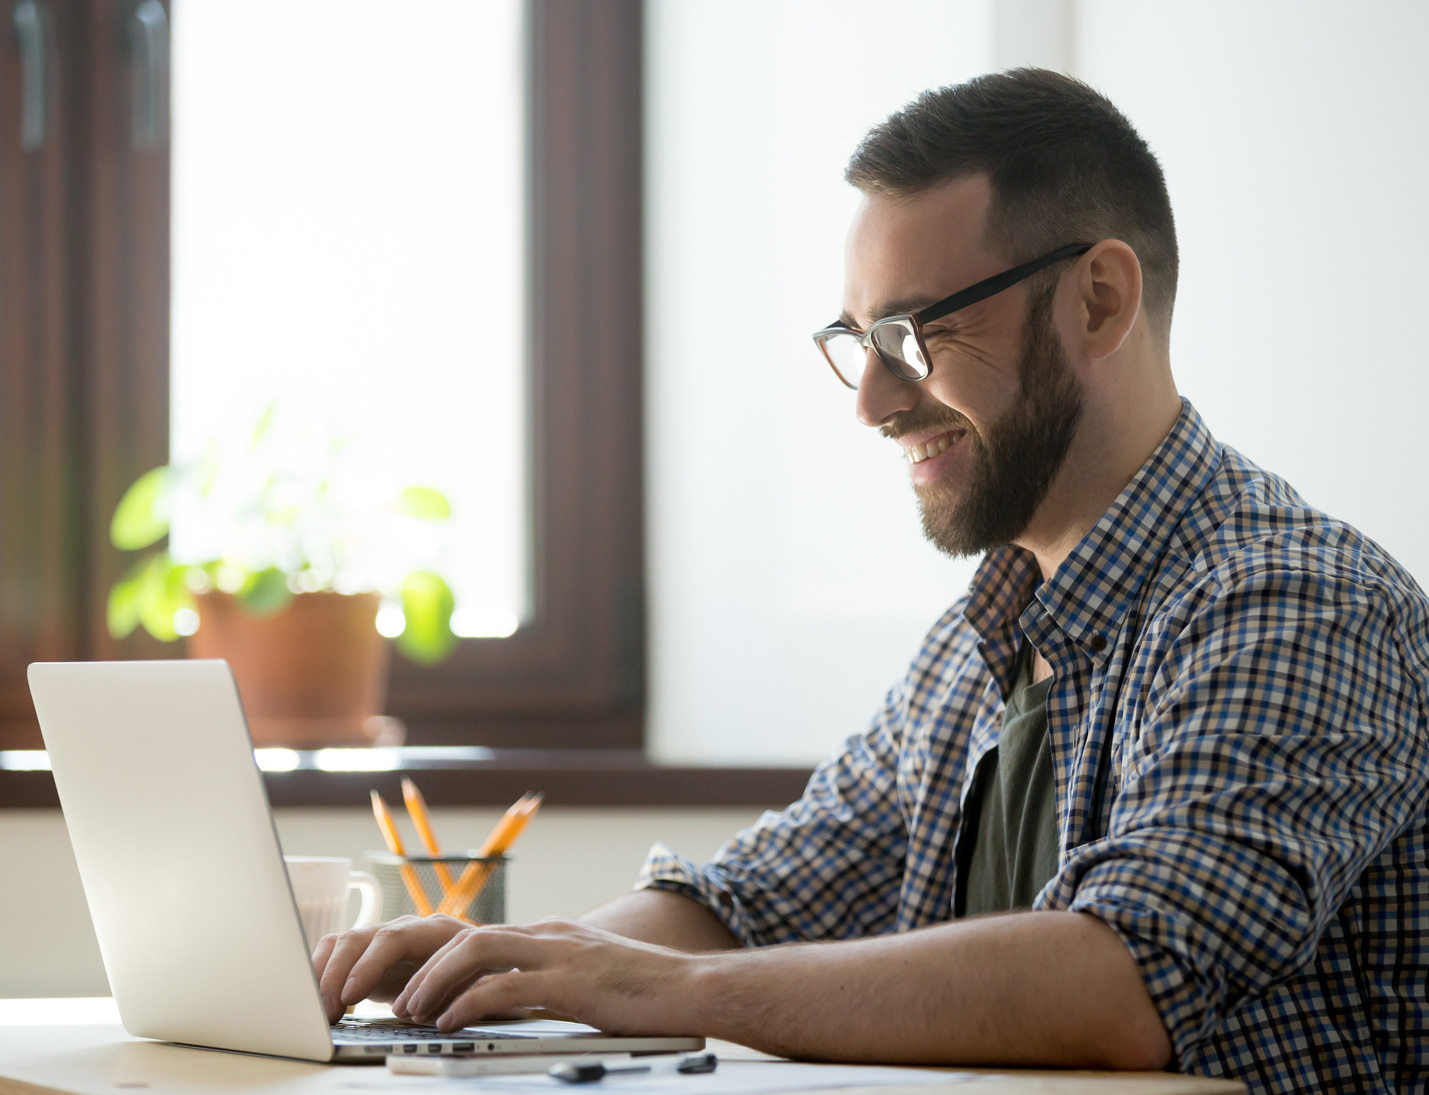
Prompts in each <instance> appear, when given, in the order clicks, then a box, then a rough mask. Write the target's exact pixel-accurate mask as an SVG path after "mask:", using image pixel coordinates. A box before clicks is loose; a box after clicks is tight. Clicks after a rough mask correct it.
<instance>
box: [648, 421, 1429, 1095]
mask: <svg viewBox="0 0 1429 1095" xmlns="http://www.w3.org/2000/svg"><path fill="white" fill-rule="evenodd" d="M1039 579H1040V575H1039V573H1038V570H1037V567H1036V563H1035V561H1034V560H1033V559H1032V557H1031V556H1030V555H1028V554H1027V553H1026V552H1024V551H1022V550H1020V549H1017V548H1011V547H1009V548H1003V549H1000V550H997V551H993V552H990V553H989V554H988V556H987V557H986V558H985V559H984V560H983V563H982V565H981V566H980V568H979V569H978V572H977V576H976V578H975V579H974V581H973V583H972V586H971V588H970V590H969V592H968V594H967V596H965V597H963V598H962V599H961V600H959V601H958V602H957V603H956V604H954V605H953V606H952V607H951V608H950V609H949V610H948V611H947V612H946V613H945V614H944V616H943V617H942V619H940V620H939V621H938V623H937V625H936V626H935V627H934V628H933V630H932V631H931V632H930V633H929V635H928V638H927V640H926V641H925V643H924V645H923V648H922V649H921V650H920V651H919V653H918V657H917V659H916V660H915V661H914V662H913V664H912V666H911V668H910V669H909V671H908V674H907V675H906V676H905V677H904V678H903V679H902V680H900V681H898V683H897V684H895V685H894V686H893V688H892V690H891V691H890V692H889V693H888V697H887V700H886V701H885V703H884V705H883V708H882V709H881V710H880V711H879V712H878V714H877V715H876V716H875V718H874V720H873V723H872V725H871V727H870V728H869V729H868V731H867V732H866V733H863V734H860V735H855V736H854V737H852V738H850V739H849V740H848V741H847V742H845V743H844V745H843V747H842V749H841V750H840V751H839V752H838V753H837V754H836V755H835V756H834V757H832V758H831V759H830V760H828V761H826V762H825V763H824V764H822V765H820V766H819V768H818V769H817V770H816V771H815V772H814V774H813V777H812V778H811V779H810V781H809V785H808V788H807V789H806V790H805V792H804V796H803V797H802V798H801V799H800V800H799V801H798V802H796V803H794V804H793V805H792V806H790V807H789V808H788V809H786V810H784V811H782V812H780V813H766V814H764V815H763V817H761V818H760V819H759V821H758V822H756V823H755V824H754V825H753V826H752V827H750V828H749V829H746V830H744V831H743V832H741V833H739V834H738V835H737V836H735V837H734V838H733V839H732V840H731V841H730V842H729V843H728V844H726V845H725V846H724V847H723V848H722V849H721V850H720V851H719V852H718V853H717V854H716V856H715V858H714V860H713V861H711V862H710V863H707V864H704V865H703V866H701V865H697V864H695V863H694V862H692V861H690V860H687V859H685V858H682V857H680V856H678V855H676V854H675V853H673V852H672V851H671V850H670V849H668V848H666V847H665V846H663V845H656V847H655V848H654V849H653V850H652V852H651V854H650V858H649V860H648V861H647V862H646V865H645V868H644V870H643V872H642V875H641V885H644V886H655V887H661V888H666V889H673V890H676V891H678V892H682V893H685V894H687V895H689V896H691V897H693V898H695V899H696V900H698V901H700V902H702V903H703V904H705V905H706V906H707V907H708V908H709V909H710V910H711V911H712V912H714V913H715V914H716V915H717V916H718V917H719V918H720V919H721V920H722V921H723V922H724V923H725V924H726V925H727V926H728V927H729V929H730V931H732V932H733V933H734V934H735V935H736V936H737V937H738V938H739V939H740V940H742V941H743V942H744V943H745V944H746V945H764V944H772V943H784V942H792V941H796V940H813V939H852V938H856V937H860V936H869V935H882V934H886V933H890V932H903V931H909V930H911V929H913V928H918V927H921V926H923V925H926V924H933V923H937V922H940V921H946V920H948V919H950V918H951V916H952V907H953V893H954V887H955V886H956V882H957V880H956V873H957V871H956V863H957V862H958V857H959V846H958V845H959V840H960V839H961V838H962V835H963V832H964V828H963V825H962V821H963V804H964V802H965V800H966V797H967V794H968V785H969V782H970V777H971V774H972V772H973V771H974V769H975V768H976V767H977V763H978V760H979V759H980V758H981V757H982V755H983V754H984V753H985V752H986V751H987V750H988V749H989V748H990V747H992V746H993V745H995V744H996V742H997V733H998V728H999V726H1000V723H1001V719H1002V709H1003V700H1004V697H1005V696H1006V694H1007V691H1008V689H1009V687H1010V686H1011V685H1012V683H1013V681H1012V675H1013V673H1014V669H1015V664H1016V655H1017V650H1018V645H1019V642H1020V638H1021V636H1026V637H1027V639H1029V640H1030V641H1031V642H1032V643H1033V644H1034V645H1035V646H1036V648H1037V649H1038V650H1039V651H1040V652H1041V653H1042V656H1043V657H1044V658H1046V660H1047V661H1048V662H1049V663H1050V664H1051V667H1052V670H1053V672H1054V674H1055V681H1054V684H1053V686H1052V689H1051V692H1050V693H1049V694H1048V697H1047V734H1048V738H1049V740H1050V743H1051V749H1052V755H1053V758H1054V769H1055V783H1056V805H1057V819H1058V826H1059V857H1058V869H1057V873H1056V874H1055V875H1054V876H1053V878H1052V880H1051V881H1050V882H1048V884H1047V886H1046V887H1045V888H1044V889H1043V890H1042V892H1041V893H1040V894H1039V895H1038V896H1037V900H1036V902H1035V906H1034V908H1035V909H1053V910H1073V911H1078V912H1084V913H1090V914H1092V915H1094V916H1096V917H1098V918H1100V919H1101V920H1103V921H1104V922H1105V923H1106V924H1108V925H1109V926H1110V927H1111V928H1112V929H1113V930H1114V931H1115V932H1116V933H1117V934H1118V935H1119V936H1120V937H1121V939H1122V940H1123V941H1124V942H1125V944H1126V946H1127V947H1128V949H1129V950H1130V951H1131V953H1132V954H1133V955H1134V956H1135V958H1136V961H1137V963H1138V965H1139V967H1140V969H1141V973H1142V976H1143V978H1144V979H1145V983H1146V987H1147V989H1148V990H1149V992H1150V994H1151V997H1152V1000H1153V1001H1154V1002H1155V1004H1156V1007H1157V1009H1158V1010H1159V1012H1160V1014H1161V1017H1162V1020H1163V1021H1164V1022H1165V1025H1166V1030H1167V1032H1168V1033H1169V1035H1170V1038H1171V1042H1172V1045H1173V1047H1174V1053H1175V1061H1176V1064H1177V1065H1178V1066H1179V1068H1180V1069H1181V1070H1182V1071H1185V1072H1196V1073H1203V1074H1210V1075H1217V1076H1230V1077H1235V1078H1237V1079H1240V1080H1242V1081H1244V1082H1245V1083H1246V1084H1247V1085H1248V1086H1249V1087H1250V1088H1251V1089H1252V1090H1253V1091H1263V1092H1305V1091H1321V1090H1335V1091H1349V1090H1354V1091H1373V1092H1392V1091H1409V1090H1415V1091H1420V1090H1424V1089H1425V1085H1426V1074H1429V1000H1426V989H1429V822H1426V785H1427V784H1429V741H1426V721H1425V708H1424V698H1423V690H1424V689H1425V685H1426V683H1429V673H1426V668H1429V604H1426V600H1425V597H1424V594H1423V592H1422V591H1421V590H1420V589H1419V587H1418V586H1417V585H1416V584H1415V582H1414V580H1413V579H1412V578H1410V576H1409V575H1408V574H1407V573H1406V572H1405V571H1404V570H1403V569H1402V568H1401V567H1400V566H1399V565H1398V564H1396V563H1395V562H1394V560H1392V559H1391V558H1389V556H1388V555H1387V554H1386V553H1385V552H1384V551H1383V550H1382V549H1381V548H1379V547H1378V546H1376V545H1375V544H1373V543H1371V542H1370V541H1369V540H1367V539H1366V538H1365V537H1364V536H1362V535H1361V534H1360V533H1358V532H1356V531H1355V530H1354V529H1352V528H1350V527H1348V526H1347V525H1345V524H1342V523H1341V522H1338V521H1335V520H1332V519H1330V518H1328V517H1326V516H1325V515H1324V514H1321V513H1318V512H1316V511H1315V510H1313V509H1311V508H1310V507H1309V506H1307V505H1306V504H1305V502H1304V501H1303V500H1302V499H1301V498H1300V496H1299V495H1297V494H1296V493H1295V491H1294V490H1292V489H1291V488H1290V486H1289V485H1287V484H1286V483H1285V482H1284V481H1283V480H1281V479H1279V478H1277V477H1276V476H1274V475H1271V474H1270V473H1268V472H1265V471H1263V470H1261V469H1260V468H1258V467H1256V466H1255V465H1254V464H1252V463H1251V462H1250V461H1248V460H1247V459H1246V458H1245V457H1243V456H1242V455H1240V454H1239V453H1238V452H1236V451H1235V450H1234V449H1231V448H1229V447H1228V446H1225V445H1222V444H1220V443H1218V442H1217V441H1216V440H1215V439H1214V438H1213V437H1212V436H1211V434H1210V433H1209V432H1208V430H1207V429H1206V426H1205V424H1204V423H1203V422H1202V420H1201V418H1200V416H1199V415H1197V413H1196V412H1195V410H1194V409H1192V407H1191V406H1190V404H1189V403H1188V404H1186V405H1185V406H1184V408H1183V410H1182V413H1181V416H1180V418H1179V420H1178V421H1177V423H1176V425H1175V427H1174V428H1173V429H1172V431H1171V433H1170V434H1169V435H1168V436H1167V438H1166V439H1165V441H1164V442H1162V444H1161V445H1160V447H1159V448H1158V449H1157V450H1156V452H1155V453H1154V454H1153V455H1152V457H1151V459H1150V460H1149V461H1148V462H1147V463H1146V465H1145V466H1144V467H1143V468H1142V469H1141V471H1140V472H1139V473H1138V474H1137V475H1136V477H1135V478H1134V479H1133V480H1132V481H1131V483H1130V484H1129V485H1128V486H1127V487H1126V489H1125V490H1124V491H1122V493H1121V495H1120V496H1119V497H1118V498H1117V499H1116V501H1115V502H1114V503H1113V504H1112V506H1111V508H1110V509H1108V510H1107V511H1106V513H1105V514H1104V515H1103V516H1102V518H1101V520H1099V521H1098V522H1097V524H1096V527H1095V528H1093V529H1092V530H1091V531H1090V532H1089V533H1088V534H1087V535H1086V536H1085V537H1083V538H1082V540H1081V541H1080V543H1078V544H1077V546H1076V548H1075V549H1074V550H1073V551H1072V553H1071V554H1070V555H1069V556H1068V557H1067V559H1066V560H1065V562H1064V563H1063V564H1062V565H1061V567H1059V568H1058V570H1057V572H1056V573H1055V574H1054V575H1053V577H1052V579H1051V580H1050V581H1047V582H1042V583H1040V584H1039Z"/></svg>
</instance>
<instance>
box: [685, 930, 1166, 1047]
mask: <svg viewBox="0 0 1429 1095" xmlns="http://www.w3.org/2000/svg"><path fill="white" fill-rule="evenodd" d="M687 972H688V974H689V991H688V993H687V994H686V999H687V1006H688V1008H689V1009H691V1015H690V1021H689V1024H687V1025H690V1029H692V1030H694V1029H698V1030H699V1031H700V1032H701V1033H703V1034H709V1035H712V1036H715V1037H719V1038H724V1039H728V1040H730V1041H734V1042H739V1043H741V1044H744V1045H750V1046H754V1047H756V1048H759V1049H764V1050H767V1051H769V1052H772V1053H777V1054H780V1055H784V1056H792V1057H802V1058H811V1059H828V1060H832V1059H838V1060H845V1061H857V1060H867V1061H884V1062H907V1063H927V1064H999V1065H1048V1066H1056V1067H1085V1068H1161V1067H1163V1066H1164V1065H1165V1064H1166V1063H1167V1062H1168V1061H1169V1059H1170V1052H1171V1051H1170V1043H1169V1041H1168V1039H1167V1037H1166V1032H1165V1029H1164V1027H1163V1026H1162V1024H1161V1020H1160V1017H1159V1015H1158V1014H1157V1012H1156V1010H1155V1007H1154V1006H1153V1005H1152V1003H1151V999H1150V997H1149V996H1148V995H1147V993H1146V989H1145V987H1144V985H1143V983H1142V981H1141V977H1140V974H1139V972H1138V970H1137V967H1136V964H1135V962H1134V961H1133V959H1132V957H1131V955H1130V953H1129V952H1128V951H1127V949H1126V947H1125V946H1124V945H1123V944H1122V942H1121V940H1120V938H1118V937H1117V936H1116V934H1115V933H1113V932H1112V931H1111V929H1109V928H1108V927H1106V925H1104V924H1102V923H1101V922H1100V921H1098V920H1096V919H1095V918H1093V917H1090V916H1084V915H1081V914H1076V913H1051V912H1038V913H1016V914H1011V915H1007V916H996V917H984V918H978V919H973V920H967V921H960V922H957V923H953V924H944V925H940V926H938V927H934V928H928V929H924V930H922V931H918V932H911V933H907V934H903V935H891V936H882V937H878V938H874V939H865V940H859V941H854V942H840V943H820V944H803V945H793V946H783V947H770V948H763V949H757V950H747V951H743V952H741V953H739V954H728V955H724V954H720V955H707V956H700V957H699V958H696V959H692V960H691V962H690V963H689V966H688V970H687Z"/></svg>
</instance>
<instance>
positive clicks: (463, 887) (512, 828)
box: [437, 791, 542, 919]
mask: <svg viewBox="0 0 1429 1095" xmlns="http://www.w3.org/2000/svg"><path fill="white" fill-rule="evenodd" d="M541 798H542V796H541V795H540V794H539V793H537V792H532V791H527V792H526V793H525V794H524V795H522V796H521V797H520V798H518V799H517V800H516V801H515V802H514V803H512V804H511V807H510V809H508V810H507V811H506V813H504V814H503V815H502V816H501V820H500V821H498V822H497V823H496V828H494V829H492V830H491V835H490V836H488V837H487V838H486V843H484V844H483V845H482V846H481V848H480V850H479V851H478V852H477V853H476V854H477V855H478V856H480V857H482V858H481V859H479V860H477V861H476V862H473V863H468V864H467V866H466V869H465V870H464V871H462V873H461V877H460V878H458V879H457V880H456V885H455V886H453V887H451V889H449V890H448V891H447V894H446V896H445V897H444V898H442V901H441V905H440V906H439V907H438V908H437V911H438V912H440V913H446V914H447V915H448V916H457V917H462V918H463V919H465V916H464V915H463V914H464V913H465V910H466V908H467V906H468V905H470V904H471V902H472V901H473V900H474V899H475V898H476V896H477V895H478V894H480V893H481V891H482V890H483V889H484V888H485V887H486V882H487V879H489V878H490V877H491V872H492V871H493V870H494V869H495V867H496V865H495V863H492V862H489V861H487V862H483V860H486V859H487V858H488V857H490V856H499V855H504V854H505V853H506V851H507V850H508V849H509V848H510V847H511V845H513V844H514V843H516V838H517V837H519V836H520V835H521V831H522V830H523V829H525V828H526V825H527V823H528V822H530V820H531V818H532V816H533V815H534V814H535V813H536V811H537V810H538V809H540V807H541Z"/></svg>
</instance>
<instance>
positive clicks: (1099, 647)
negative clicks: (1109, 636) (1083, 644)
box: [1092, 635, 1106, 654]
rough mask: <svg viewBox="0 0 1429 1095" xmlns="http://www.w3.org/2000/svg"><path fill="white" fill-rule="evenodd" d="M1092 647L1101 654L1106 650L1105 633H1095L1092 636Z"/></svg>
mask: <svg viewBox="0 0 1429 1095" xmlns="http://www.w3.org/2000/svg"><path fill="white" fill-rule="evenodd" d="M1092 649H1093V650H1095V651H1096V652H1097V653H1098V654H1100V653H1101V652H1102V651H1103V650H1105V649H1106V636H1105V635H1093V636H1092Z"/></svg>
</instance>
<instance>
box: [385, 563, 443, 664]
mask: <svg viewBox="0 0 1429 1095" xmlns="http://www.w3.org/2000/svg"><path fill="white" fill-rule="evenodd" d="M455 607H456V598H455V597H453V596H452V591H451V587H450V586H449V585H447V583H446V582H445V581H444V580H443V579H442V577H441V576H440V575H438V574H433V573H432V572H431V571H430V570H414V571H413V572H412V573H411V574H409V575H407V577H406V579H405V580H404V581H403V582H402V614H403V615H404V616H406V617H407V626H406V627H405V628H404V629H403V631H402V634H400V635H398V636H397V638H396V640H395V641H396V643H397V649H398V650H400V651H401V652H402V653H403V654H405V655H406V656H407V657H409V658H411V659H412V660H413V661H414V662H421V663H422V664H423V665H433V664H435V663H436V662H439V661H442V660H444V659H445V658H446V657H447V655H448V654H450V653H451V652H452V648H453V647H455V646H456V644H457V637H456V635H455V634H453V633H452V609H454V608H455Z"/></svg>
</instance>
